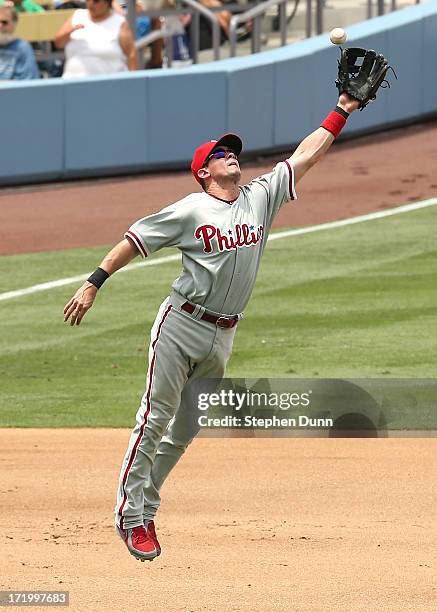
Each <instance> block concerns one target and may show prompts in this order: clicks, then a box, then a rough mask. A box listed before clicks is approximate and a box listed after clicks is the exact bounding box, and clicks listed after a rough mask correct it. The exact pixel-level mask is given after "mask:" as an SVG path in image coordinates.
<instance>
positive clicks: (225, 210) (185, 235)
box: [125, 160, 297, 315]
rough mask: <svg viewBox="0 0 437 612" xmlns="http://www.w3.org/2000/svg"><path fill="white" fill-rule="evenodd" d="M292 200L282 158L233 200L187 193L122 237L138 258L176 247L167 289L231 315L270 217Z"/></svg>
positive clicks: (252, 276) (240, 306)
mask: <svg viewBox="0 0 437 612" xmlns="http://www.w3.org/2000/svg"><path fill="white" fill-rule="evenodd" d="M296 198H297V196H296V192H295V188H294V172H293V168H292V166H291V165H290V163H289V161H288V160H286V161H284V162H280V163H278V164H277V165H276V166H275V168H274V169H273V171H272V172H270V173H268V174H264V175H263V176H259V177H258V178H256V179H254V180H253V181H251V182H250V183H249V184H247V185H244V186H242V187H240V195H239V196H238V198H237V199H236V200H234V201H233V202H227V201H224V200H220V199H218V198H215V197H213V196H210V195H208V194H207V193H205V192H202V193H192V194H190V195H189V196H187V197H185V198H183V199H182V200H179V201H178V202H175V203H174V204H171V205H170V206H167V207H166V208H164V209H162V210H161V211H159V212H157V213H156V214H153V215H150V216H148V217H144V218H143V219H140V220H139V221H137V222H136V223H134V224H133V225H132V226H131V227H130V228H129V230H128V231H127V232H126V234H125V237H126V238H129V239H130V240H132V242H133V243H134V244H135V245H136V247H137V248H138V250H139V252H140V253H141V255H142V256H143V257H147V256H148V255H150V254H151V253H155V252H156V251H158V250H159V249H162V248H163V247H177V248H178V249H179V250H180V251H181V252H182V265H183V270H182V273H181V275H180V276H179V277H178V278H177V279H176V280H175V281H174V283H173V289H174V290H175V291H176V292H177V293H179V294H180V295H182V296H183V297H184V298H186V299H187V300H189V301H190V302H193V303H195V304H200V305H201V306H204V307H205V308H206V309H208V310H211V311H213V312H217V313H222V314H227V315H235V314H238V313H241V312H242V311H243V310H244V308H245V306H246V304H247V302H248V301H249V298H250V295H251V293H252V290H253V286H254V284H255V280H256V275H257V273H258V268H259V263H260V259H261V256H262V253H263V251H264V247H265V245H266V241H267V236H268V234H269V232H270V228H271V225H272V222H273V219H274V218H275V216H276V214H277V212H278V211H279V209H280V208H281V206H282V205H283V204H284V202H286V201H287V200H295V199H296Z"/></svg>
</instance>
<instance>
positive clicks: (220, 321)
mask: <svg viewBox="0 0 437 612" xmlns="http://www.w3.org/2000/svg"><path fill="white" fill-rule="evenodd" d="M181 310H185V312H188V313H189V314H193V312H194V311H195V310H196V307H195V306H194V305H193V304H190V302H185V303H184V304H182V306H181ZM200 318H201V319H202V320H203V321H208V323H212V324H213V325H217V327H223V328H224V329H230V328H231V327H234V326H235V325H237V323H238V317H217V316H216V315H213V314H211V313H209V312H206V311H205V312H204V313H203V315H202V316H201V317H200Z"/></svg>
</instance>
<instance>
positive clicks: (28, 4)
mask: <svg viewBox="0 0 437 612" xmlns="http://www.w3.org/2000/svg"><path fill="white" fill-rule="evenodd" d="M9 2H10V0H7V1H6V2H5V1H4V0H0V6H4V5H5V4H9ZM12 3H13V4H14V5H15V10H16V11H17V13H44V9H43V7H42V6H40V5H39V4H38V3H37V2H34V0H12Z"/></svg>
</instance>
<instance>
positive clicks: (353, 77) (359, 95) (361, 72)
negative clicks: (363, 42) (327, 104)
mask: <svg viewBox="0 0 437 612" xmlns="http://www.w3.org/2000/svg"><path fill="white" fill-rule="evenodd" d="M359 58H363V61H362V63H360V62H358V61H357V60H358V59H359ZM390 68H391V66H389V65H388V61H387V60H386V59H385V57H384V56H383V55H381V54H380V53H376V51H372V50H369V51H368V50H366V49H359V48H350V49H342V50H341V56H340V59H339V60H338V77H337V79H336V81H335V84H336V85H337V89H338V91H339V93H340V94H342V93H343V92H346V93H347V94H349V95H350V96H352V97H353V98H355V99H356V100H358V101H359V102H360V105H359V107H358V108H359V109H360V110H363V108H365V107H366V106H367V104H369V102H370V101H371V100H374V99H375V98H376V92H377V91H378V89H379V88H380V87H381V86H382V87H383V88H385V87H390V83H389V82H388V81H386V80H385V76H386V74H387V71H388V70H389V69H390ZM391 70H393V68H391ZM393 73H394V74H395V72H394V70H393ZM395 76H396V74H395ZM396 78H397V77H396Z"/></svg>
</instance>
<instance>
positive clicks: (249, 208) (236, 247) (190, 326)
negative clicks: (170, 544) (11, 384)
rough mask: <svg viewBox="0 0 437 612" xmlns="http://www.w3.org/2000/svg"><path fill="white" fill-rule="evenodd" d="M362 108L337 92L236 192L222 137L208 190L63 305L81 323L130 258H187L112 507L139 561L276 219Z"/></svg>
mask: <svg viewBox="0 0 437 612" xmlns="http://www.w3.org/2000/svg"><path fill="white" fill-rule="evenodd" d="M359 106H360V103H359V101H358V100H357V99H355V98H353V97H351V96H350V95H348V94H347V93H341V95H340V97H339V99H338V104H337V106H336V108H335V110H334V111H332V112H331V113H329V115H328V116H327V117H326V119H325V120H324V121H323V122H322V124H321V126H320V127H319V128H318V129H317V130H316V131H314V132H313V133H312V134H310V135H309V136H307V137H306V138H305V139H304V140H303V141H302V142H301V143H300V145H299V146H298V147H297V149H296V150H295V152H294V153H293V154H292V155H291V157H289V158H288V159H285V160H284V161H282V162H280V163H278V164H277V165H276V166H275V168H274V169H273V171H272V172H270V173H268V174H265V175H263V176H260V177H258V178H255V179H254V180H253V181H251V182H250V183H249V184H247V185H244V186H240V185H239V181H240V176H241V172H240V164H239V161H238V158H239V155H240V153H241V150H242V146H243V145H242V141H241V139H240V137H239V136H237V135H236V134H226V135H224V136H222V137H221V138H219V139H218V140H211V141H209V142H206V143H204V144H202V145H200V146H199V147H198V148H197V149H196V151H195V153H194V156H193V159H192V163H191V171H192V173H193V176H194V178H195V180H196V181H197V182H198V183H199V184H200V186H201V188H202V191H200V192H196V193H192V194H190V195H188V196H187V197H185V198H183V199H182V200H180V201H178V202H176V203H174V204H171V205H170V206H168V207H166V208H164V209H163V210H161V211H160V212H157V213H155V214H152V215H150V216H148V217H144V218H143V219H140V220H139V221H137V222H136V223H134V224H133V225H132V226H131V227H130V228H129V229H128V230H127V231H126V233H125V237H124V239H123V240H122V241H121V242H119V243H118V244H117V245H116V246H115V247H114V248H113V249H112V250H111V251H110V252H109V253H108V254H107V255H106V257H105V258H104V259H103V261H102V262H101V264H100V266H99V267H98V268H97V270H96V271H95V272H94V273H93V274H92V275H91V276H90V278H89V279H88V280H87V281H86V282H85V283H84V284H83V285H82V287H80V289H79V290H78V291H77V292H76V294H75V295H74V297H73V298H72V299H71V300H70V301H69V302H68V303H67V305H66V306H65V309H64V320H65V321H68V320H70V324H71V325H79V324H80V323H81V321H82V319H83V317H84V315H85V314H86V312H87V311H88V310H89V309H90V308H91V306H92V305H93V303H94V300H95V298H96V295H97V292H98V290H99V288H100V287H101V286H102V284H103V282H105V280H106V279H107V278H108V277H109V276H111V275H112V274H113V273H114V272H116V271H117V270H119V269H120V268H122V267H123V266H125V265H126V264H128V263H129V262H130V261H132V259H134V257H136V256H137V255H140V256H142V257H144V258H146V257H148V256H149V255H150V254H152V253H155V252H156V251H158V250H159V249H162V248H163V247H166V246H169V247H177V248H178V249H179V250H180V251H181V253H182V272H181V274H180V276H179V277H178V278H177V279H176V280H175V281H174V283H173V286H172V291H171V293H170V295H169V296H168V297H167V298H166V299H165V300H164V302H163V303H162V305H161V307H160V309H159V312H158V314H157V317H156V320H155V323H154V325H153V327H152V330H151V343H150V348H149V367H148V374H147V383H146V390H145V393H144V396H143V397H142V400H141V405H140V407H139V409H138V412H137V415H136V426H135V428H134V430H133V432H132V435H131V438H130V441H129V445H128V449H127V452H126V455H125V458H124V461H123V464H122V468H121V473H120V479H119V486H118V494H117V503H116V507H115V517H116V528H117V530H118V533H119V535H120V536H121V537H122V539H123V541H124V542H125V544H126V546H127V548H128V549H129V551H130V553H131V554H132V555H133V556H134V557H135V558H137V559H139V560H141V561H144V560H146V559H148V560H152V559H154V558H155V557H157V556H158V555H159V554H160V552H161V548H160V545H159V542H158V540H157V537H156V532H155V525H154V518H155V514H156V511H157V509H158V507H159V504H160V494H159V492H160V489H161V486H162V484H163V482H164V480H165V479H166V477H167V476H168V474H169V472H170V470H171V469H172V468H173V467H174V466H175V464H176V463H177V461H178V460H179V459H180V457H181V455H182V454H183V453H184V451H185V449H186V448H187V446H188V444H189V443H190V442H191V440H192V439H193V437H194V435H195V433H196V432H197V429H196V427H195V425H194V416H193V414H194V409H195V406H193V402H190V392H189V382H190V381H192V380H194V379H198V378H215V379H217V378H222V377H223V375H224V372H225V367H226V363H227V361H228V359H229V357H230V354H231V351H232V343H233V340H234V335H235V332H236V329H237V327H238V323H239V321H240V320H241V318H242V313H243V310H244V308H245V307H246V304H247V302H248V300H249V298H250V295H251V293H252V289H253V286H254V283H255V279H256V275H257V272H258V267H259V263H260V259H261V256H262V254H263V251H264V247H265V246H266V241H267V237H268V234H269V232H270V228H271V225H272V222H273V219H274V218H275V216H276V214H277V213H278V211H279V210H280V208H281V206H282V205H283V204H284V203H285V202H287V201H289V200H295V199H296V197H297V196H296V191H295V186H296V184H297V183H298V182H299V181H300V180H301V179H302V177H303V176H304V175H305V174H306V172H307V171H308V170H309V169H310V168H311V167H312V166H313V165H314V164H315V163H316V162H317V161H319V160H320V159H321V158H322V157H323V156H324V154H325V153H326V152H327V151H328V149H329V147H330V146H331V145H332V143H333V142H334V140H335V138H336V137H337V136H338V135H339V133H340V131H341V129H342V128H343V127H344V125H345V124H346V121H347V119H348V117H349V114H350V113H351V112H353V111H355V110H356V109H357V108H358V107H359Z"/></svg>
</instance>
